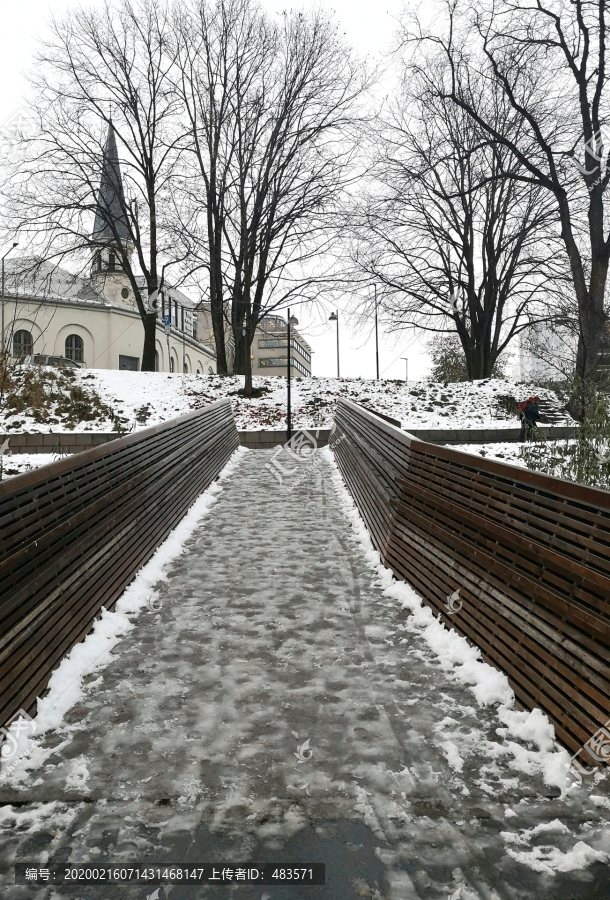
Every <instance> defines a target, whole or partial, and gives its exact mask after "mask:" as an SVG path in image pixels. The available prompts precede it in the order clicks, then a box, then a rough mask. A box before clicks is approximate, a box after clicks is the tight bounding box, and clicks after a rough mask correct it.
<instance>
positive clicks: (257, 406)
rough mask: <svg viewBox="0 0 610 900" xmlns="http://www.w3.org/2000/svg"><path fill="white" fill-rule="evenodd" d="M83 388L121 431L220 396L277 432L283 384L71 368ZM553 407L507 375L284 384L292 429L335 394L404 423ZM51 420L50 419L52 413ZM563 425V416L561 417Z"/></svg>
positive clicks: (511, 419) (321, 423)
mask: <svg viewBox="0 0 610 900" xmlns="http://www.w3.org/2000/svg"><path fill="white" fill-rule="evenodd" d="M76 377H77V379H79V380H80V382H81V384H82V386H83V387H84V388H89V389H94V390H95V391H96V392H97V393H98V394H99V396H100V397H101V399H102V400H103V401H104V402H105V403H107V404H108V405H109V406H111V407H112V408H113V410H114V411H115V414H116V415H118V416H119V417H120V418H121V419H122V420H123V427H124V428H125V429H126V430H128V431H129V430H137V429H140V428H145V427H147V426H150V425H156V424H159V423H160V422H164V421H166V420H167V419H171V418H174V417H176V416H180V415H184V414H185V413H188V412H190V411H191V410H193V409H197V408H199V407H201V406H205V405H208V404H210V403H213V402H214V401H216V400H220V399H223V398H225V397H228V398H229V400H230V401H231V405H232V407H233V413H234V415H235V419H236V422H237V427H238V428H239V429H264V430H270V431H274V430H282V429H283V428H284V427H285V416H286V381H285V379H284V378H279V377H269V378H267V377H265V378H263V377H255V378H254V386H255V388H258V389H261V390H262V394H261V396H259V397H256V398H254V399H251V400H249V399H246V398H244V397H240V396H239V395H238V394H237V391H238V390H239V389H240V388H242V387H243V381H244V379H243V377H240V376H227V377H224V378H223V377H220V376H216V375H206V376H198V375H179V374H175V375H174V374H169V373H165V372H120V371H115V370H104V369H89V370H80V371H79V372H78V373H77V376H76ZM533 393H535V394H538V396H540V397H541V398H542V399H548V400H551V401H552V402H553V403H555V404H556V406H557V408H559V407H560V406H561V404H560V403H559V401H558V399H557V397H556V395H555V394H554V393H553V392H552V391H550V390H547V389H544V388H540V387H536V386H535V385H533V384H522V383H517V382H515V381H513V380H510V379H488V380H486V381H475V382H460V383H454V384H448V385H442V384H435V383H428V382H408V383H406V382H404V381H397V380H395V381H391V380H382V381H375V380H372V379H369V380H367V379H358V378H341V379H338V378H303V379H295V380H294V381H293V382H292V406H293V428H294V429H295V430H296V429H300V428H316V427H318V428H323V427H330V425H331V422H332V418H333V415H334V409H335V405H336V402H337V399H338V398H340V397H343V398H347V399H350V400H353V401H354V402H356V403H361V404H363V405H365V406H367V405H368V406H369V407H370V408H371V409H373V410H377V411H379V412H382V413H385V414H386V415H388V416H392V417H393V418H395V419H398V420H399V421H400V422H401V424H402V427H403V428H405V429H408V428H409V427H411V428H506V427H516V426H517V425H518V419H517V417H516V416H511V415H510V414H509V413H508V412H507V411H506V410H505V409H503V408H502V406H501V404H500V402H499V400H500V398H501V397H503V396H512V397H515V398H516V399H518V400H522V399H526V398H527V397H528V396H530V395H531V394H533ZM53 418H56V417H55V416H54V417H53ZM565 421H566V424H569V423H570V422H571V420H570V419H569V417H567V418H566V420H565ZM5 429H6V430H7V431H8V432H10V431H14V432H17V431H19V432H50V431H65V430H67V429H66V425H65V422H64V423H62V421H61V420H60V421H59V422H56V423H51V422H35V421H34V420H33V418H32V416H29V415H27V414H26V413H19V414H16V415H13V416H8V417H7V416H3V415H2V414H1V413H0V431H2V430H5ZM74 430H75V431H113V430H115V425H114V424H113V423H112V422H111V421H110V420H93V421H88V422H81V423H79V424H78V425H76V426H75V428H74Z"/></svg>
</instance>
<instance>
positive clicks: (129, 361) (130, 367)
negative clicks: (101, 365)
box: [119, 356, 139, 372]
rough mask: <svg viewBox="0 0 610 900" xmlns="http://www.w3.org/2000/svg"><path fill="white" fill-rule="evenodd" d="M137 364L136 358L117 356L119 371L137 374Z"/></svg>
mask: <svg viewBox="0 0 610 900" xmlns="http://www.w3.org/2000/svg"><path fill="white" fill-rule="evenodd" d="M138 362H139V360H138V357H137V356H119V369H121V371H123V372H137V371H138Z"/></svg>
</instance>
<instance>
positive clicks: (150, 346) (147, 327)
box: [141, 313, 157, 372]
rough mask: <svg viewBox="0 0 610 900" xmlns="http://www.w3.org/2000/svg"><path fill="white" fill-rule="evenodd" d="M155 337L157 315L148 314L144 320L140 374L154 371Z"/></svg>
mask: <svg viewBox="0 0 610 900" xmlns="http://www.w3.org/2000/svg"><path fill="white" fill-rule="evenodd" d="M156 337H157V314H156V313H150V314H149V315H147V316H146V318H145V319H144V349H143V350H142V366H141V369H142V372H154V371H155V350H156Z"/></svg>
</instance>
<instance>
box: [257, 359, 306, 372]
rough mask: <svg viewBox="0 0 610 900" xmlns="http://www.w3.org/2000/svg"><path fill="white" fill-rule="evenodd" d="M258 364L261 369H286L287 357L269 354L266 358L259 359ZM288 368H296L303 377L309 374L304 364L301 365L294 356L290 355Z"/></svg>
mask: <svg viewBox="0 0 610 900" xmlns="http://www.w3.org/2000/svg"><path fill="white" fill-rule="evenodd" d="M258 365H259V367H260V368H261V369H268V368H275V367H278V368H282V369H287V368H288V357H287V356H275V357H274V356H271V357H268V358H267V359H259V361H258ZM290 368H291V369H296V370H297V372H300V373H301V374H302V375H305V377H308V376H309V372H308V371H307V369H306V368H305V366H302V365H301V363H300V362H299V361H298V359H294V357H292V356H291V357H290Z"/></svg>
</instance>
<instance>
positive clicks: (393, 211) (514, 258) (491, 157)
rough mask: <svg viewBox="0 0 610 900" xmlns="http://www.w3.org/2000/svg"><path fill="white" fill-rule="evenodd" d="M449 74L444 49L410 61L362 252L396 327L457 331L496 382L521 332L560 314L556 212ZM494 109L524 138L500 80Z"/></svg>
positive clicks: (480, 371) (472, 361)
mask: <svg viewBox="0 0 610 900" xmlns="http://www.w3.org/2000/svg"><path fill="white" fill-rule="evenodd" d="M446 77H447V66H446V64H445V63H444V61H443V59H442V57H441V58H440V59H439V58H438V54H436V55H435V54H432V53H431V54H429V56H428V58H427V63H426V71H425V77H422V75H421V74H420V72H419V71H418V69H417V67H413V66H412V65H410V64H409V63H408V61H407V62H406V63H405V67H404V71H403V77H402V90H401V94H400V98H399V100H398V102H396V103H394V104H393V105H392V107H391V108H390V110H389V111H388V113H387V115H386V116H384V117H383V120H382V121H381V122H380V125H379V129H378V139H377V146H376V148H375V151H374V152H375V154H376V157H377V158H376V163H375V165H374V166H373V169H372V173H371V175H372V178H371V185H370V188H369V190H368V191H367V193H366V195H365V196H364V197H363V198H361V199H360V201H359V204H358V205H359V207H360V210H359V214H358V215H357V216H356V219H355V222H356V224H357V228H356V230H355V234H356V242H355V246H354V251H353V255H354V258H355V260H356V262H357V264H358V267H359V269H360V271H361V273H364V275H365V277H366V278H367V279H369V280H371V281H374V282H375V283H376V284H377V285H378V286H380V287H381V306H382V310H383V314H384V315H385V318H386V320H387V322H388V325H389V326H390V327H391V328H392V329H395V330H396V329H403V328H405V327H409V326H417V327H420V328H424V329H426V330H429V331H433V332H438V333H443V332H444V333H447V332H449V333H450V334H451V333H453V334H456V335H457V337H458V338H459V343H460V345H461V348H462V351H463V354H464V359H465V367H466V371H467V373H468V377H469V378H470V379H473V378H486V377H489V376H490V375H491V373H492V372H493V371H494V370H495V368H496V363H497V360H498V358H499V357H500V356H501V355H502V354H503V353H504V352H505V350H506V348H507V347H508V345H509V344H510V342H511V341H512V340H513V339H514V338H515V336H516V335H518V334H519V333H520V332H521V331H522V330H523V329H525V328H527V327H529V325H530V324H531V323H532V322H535V321H540V320H544V319H545V318H547V317H548V315H549V313H548V308H547V303H548V300H549V299H550V298H551V297H552V293H553V291H552V290H551V289H550V287H549V285H550V284H553V281H551V280H550V279H552V278H555V277H557V276H559V275H560V274H561V273H560V271H559V267H558V265H557V264H556V262H555V259H556V256H557V252H556V246H555V244H556V231H555V233H554V228H553V226H554V222H555V219H556V216H555V213H554V209H553V208H552V205H551V204H550V203H549V200H548V197H547V195H546V192H545V191H543V189H542V188H540V187H539V186H537V185H532V184H530V183H524V182H522V181H521V180H520V178H519V176H520V174H522V173H523V167H522V166H521V164H520V163H519V161H518V160H517V159H516V158H515V157H514V155H513V154H512V153H511V152H510V151H509V150H508V149H507V148H506V146H505V145H503V144H499V143H494V142H490V141H489V139H488V137H487V134H486V133H485V132H484V131H482V129H481V128H479V127H478V126H477V125H476V124H475V123H474V122H473V120H472V118H471V117H470V116H468V115H467V114H466V113H465V112H464V111H463V110H462V109H461V108H459V107H457V106H456V105H455V104H454V103H453V102H452V101H451V100H449V99H446V98H444V97H443V96H442V84H443V82H444V80H445V79H446ZM484 87H485V86H484V85H481V86H480V88H481V90H482V89H483V88H484ZM485 110H486V115H487V117H488V119H489V120H490V121H493V122H494V124H495V127H496V129H497V130H498V131H499V132H501V133H503V134H507V133H510V134H512V135H513V136H516V133H517V132H518V130H519V128H520V123H519V120H518V117H517V116H515V114H514V112H513V111H512V109H511V108H510V106H509V105H508V104H507V103H506V102H505V101H504V99H503V97H502V95H501V93H500V92H499V91H497V90H494V89H493V86H492V88H491V90H488V92H487V96H486V105H485Z"/></svg>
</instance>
